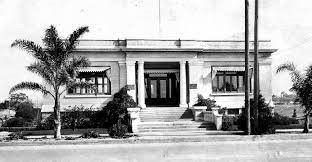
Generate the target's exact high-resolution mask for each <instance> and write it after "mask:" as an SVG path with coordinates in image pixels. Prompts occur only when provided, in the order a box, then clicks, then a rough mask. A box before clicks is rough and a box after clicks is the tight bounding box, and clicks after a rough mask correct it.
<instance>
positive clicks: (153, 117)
mask: <svg viewBox="0 0 312 162" xmlns="http://www.w3.org/2000/svg"><path fill="white" fill-rule="evenodd" d="M140 119H141V122H140V124H139V125H138V130H139V132H140V133H148V132H150V133H155V132H156V133H157V132H163V133H165V132H176V133H182V134H183V132H203V131H207V130H215V125H214V123H209V122H204V121H203V122H198V121H193V114H192V112H191V110H189V109H187V108H181V107H148V108H146V109H143V110H141V112H140Z"/></svg>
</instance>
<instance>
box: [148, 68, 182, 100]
mask: <svg viewBox="0 0 312 162" xmlns="http://www.w3.org/2000/svg"><path fill="white" fill-rule="evenodd" d="M178 76H179V72H178V71H177V70H172V71H170V70H169V71H167V72H165V71H164V72H162V71H161V70H158V72H156V71H147V73H145V88H146V93H145V103H146V105H147V106H178V105H179V93H180V91H179V79H178V78H177V77H178Z"/></svg>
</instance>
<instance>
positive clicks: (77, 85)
mask: <svg viewBox="0 0 312 162" xmlns="http://www.w3.org/2000/svg"><path fill="white" fill-rule="evenodd" d="M72 88H90V89H92V90H94V91H95V95H97V87H96V86H95V85H93V84H90V83H88V82H76V81H73V80H72V81H70V82H68V83H67V85H66V89H65V90H67V89H72ZM65 90H64V91H63V92H65ZM63 92H61V94H62V93H63Z"/></svg>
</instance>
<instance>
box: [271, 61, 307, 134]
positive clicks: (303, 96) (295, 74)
mask: <svg viewBox="0 0 312 162" xmlns="http://www.w3.org/2000/svg"><path fill="white" fill-rule="evenodd" d="M283 71H288V72H289V74H290V76H291V80H292V83H293V85H292V87H291V89H290V90H291V91H294V92H295V93H296V94H297V101H298V102H300V103H301V106H302V107H303V108H304V117H305V122H304V123H305V124H304V129H303V132H304V133H308V132H309V123H310V121H309V118H310V114H311V111H312V65H311V66H309V67H308V68H307V70H306V73H305V74H301V73H300V71H299V70H298V69H297V68H296V67H295V65H294V64H293V63H284V64H281V65H280V66H279V67H278V68H277V70H276V73H280V72H283Z"/></svg>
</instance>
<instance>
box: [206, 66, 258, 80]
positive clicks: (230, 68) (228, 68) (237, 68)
mask: <svg viewBox="0 0 312 162" xmlns="http://www.w3.org/2000/svg"><path fill="white" fill-rule="evenodd" d="M218 71H235V72H244V71H245V67H244V66H217V67H212V72H211V78H212V79H214V78H215V76H216V74H217V72H218ZM252 74H253V68H252V67H251V66H250V67H249V76H252Z"/></svg>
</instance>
